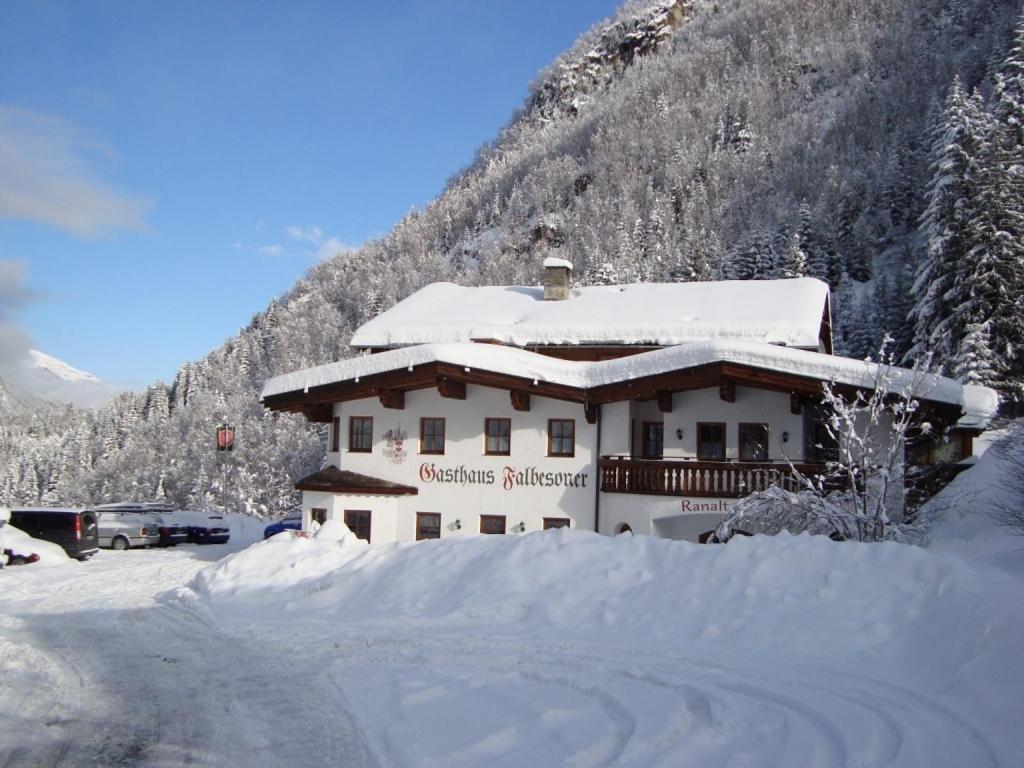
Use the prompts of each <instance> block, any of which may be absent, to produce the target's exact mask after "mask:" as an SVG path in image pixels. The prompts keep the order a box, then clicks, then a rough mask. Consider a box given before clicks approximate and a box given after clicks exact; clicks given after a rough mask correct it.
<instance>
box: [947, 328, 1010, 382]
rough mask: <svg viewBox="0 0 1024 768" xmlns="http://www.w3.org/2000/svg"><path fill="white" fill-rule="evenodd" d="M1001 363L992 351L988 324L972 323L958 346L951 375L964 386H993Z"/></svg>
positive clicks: (951, 367)
mask: <svg viewBox="0 0 1024 768" xmlns="http://www.w3.org/2000/svg"><path fill="white" fill-rule="evenodd" d="M999 368H1000V365H999V361H998V360H997V359H996V355H995V353H994V352H993V351H992V345H991V342H990V339H989V328H988V324H987V323H970V324H969V325H968V326H967V328H966V329H965V332H964V336H963V338H962V339H960V343H959V345H957V349H956V354H955V355H954V356H953V361H952V364H951V366H950V375H952V376H953V377H954V378H957V379H959V380H960V381H962V382H963V383H964V384H984V385H988V384H991V383H992V382H993V381H994V380H995V379H996V378H997V377H998V376H999V373H998V370H999Z"/></svg>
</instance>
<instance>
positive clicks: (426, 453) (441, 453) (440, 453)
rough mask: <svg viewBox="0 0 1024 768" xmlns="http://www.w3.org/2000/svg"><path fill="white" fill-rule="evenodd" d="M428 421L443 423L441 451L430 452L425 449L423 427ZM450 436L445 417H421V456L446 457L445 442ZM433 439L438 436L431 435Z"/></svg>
mask: <svg viewBox="0 0 1024 768" xmlns="http://www.w3.org/2000/svg"><path fill="white" fill-rule="evenodd" d="M428 421H439V422H441V449H440V450H428V449H427V448H425V447H424V434H423V426H424V424H425V423H426V422H428ZM447 434H448V424H447V422H446V421H445V417H444V416H421V417H420V454H422V455H424V456H444V449H445V440H446V439H447ZM430 437H431V438H437V435H431V436H430Z"/></svg>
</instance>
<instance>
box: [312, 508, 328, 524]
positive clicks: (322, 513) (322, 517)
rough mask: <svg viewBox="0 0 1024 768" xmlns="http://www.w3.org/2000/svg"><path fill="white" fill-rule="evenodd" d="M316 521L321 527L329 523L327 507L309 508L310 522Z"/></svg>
mask: <svg viewBox="0 0 1024 768" xmlns="http://www.w3.org/2000/svg"><path fill="white" fill-rule="evenodd" d="M314 520H316V521H317V522H318V523H320V525H323V524H324V523H326V522H327V508H326V507H310V508H309V522H310V523H312V522H313V521H314Z"/></svg>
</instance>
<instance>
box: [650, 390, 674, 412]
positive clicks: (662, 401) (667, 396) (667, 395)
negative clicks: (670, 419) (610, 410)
mask: <svg viewBox="0 0 1024 768" xmlns="http://www.w3.org/2000/svg"><path fill="white" fill-rule="evenodd" d="M654 396H655V397H656V398H657V399H658V410H659V411H661V412H662V413H672V393H671V392H669V391H668V390H667V389H659V390H658V391H657V392H655V393H654Z"/></svg>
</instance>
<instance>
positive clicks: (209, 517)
mask: <svg viewBox="0 0 1024 768" xmlns="http://www.w3.org/2000/svg"><path fill="white" fill-rule="evenodd" d="M174 521H175V522H176V523H177V524H178V525H180V526H181V527H182V528H183V529H184V530H185V531H186V534H187V536H188V540H189V542H191V543H192V544H226V543H227V542H228V540H229V539H230V538H231V529H230V528H229V527H228V524H227V521H225V520H224V516H223V515H218V514H217V513H216V512H196V511H193V510H188V509H186V510H182V511H181V512H175V513H174Z"/></svg>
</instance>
